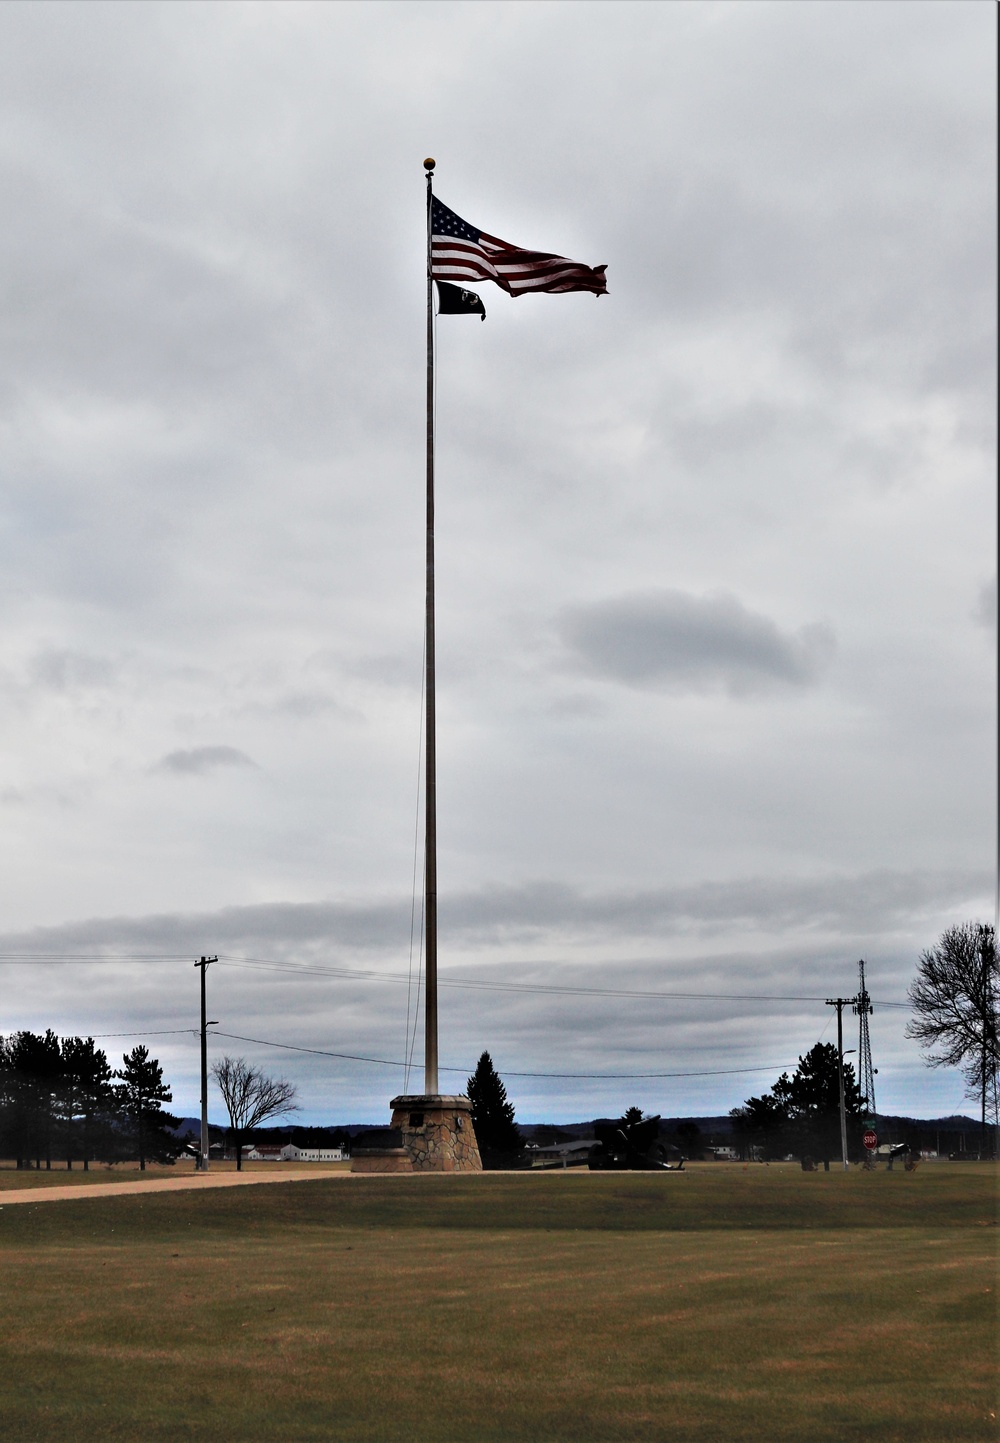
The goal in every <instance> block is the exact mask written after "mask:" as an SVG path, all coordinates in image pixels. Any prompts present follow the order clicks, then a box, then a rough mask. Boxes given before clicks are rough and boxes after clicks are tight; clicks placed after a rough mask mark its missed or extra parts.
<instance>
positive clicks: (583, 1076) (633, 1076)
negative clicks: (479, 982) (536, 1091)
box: [212, 1030, 795, 1082]
mask: <svg viewBox="0 0 1000 1443" xmlns="http://www.w3.org/2000/svg"><path fill="white" fill-rule="evenodd" d="M212 1036H213V1037H228V1038H231V1039H232V1040H233V1041H234V1042H255V1043H257V1044H258V1045H259V1046H260V1047H277V1048H280V1049H281V1050H282V1051H283V1052H307V1053H309V1054H310V1055H311V1056H314V1057H335V1058H337V1059H338V1060H339V1061H346V1062H370V1063H373V1064H375V1065H376V1066H379V1067H405V1066H406V1063H405V1062H394V1061H392V1060H391V1059H390V1058H388V1057H361V1056H359V1055H358V1054H357V1053H353V1052H328V1051H326V1049H325V1048H322V1047H297V1046H296V1045H295V1044H294V1043H291V1042H272V1041H270V1039H268V1038H266V1037H245V1036H243V1034H242V1033H239V1032H216V1031H214V1030H213V1032H212ZM794 1065H795V1064H794V1063H790V1062H785V1063H777V1062H775V1063H771V1064H769V1065H767V1066H756V1067H721V1068H707V1069H704V1070H702V1071H698V1072H513V1071H511V1070H510V1069H509V1068H506V1067H505V1068H504V1069H503V1076H504V1077H535V1078H543V1077H549V1078H556V1079H558V1080H561V1081H567V1080H576V1081H582V1082H588V1081H597V1082H612V1081H619V1082H631V1081H637V1080H639V1079H642V1078H663V1077H732V1076H734V1075H735V1074H737V1073H742V1072H774V1071H775V1070H776V1069H779V1068H780V1069H781V1070H782V1071H784V1069H785V1068H788V1067H793V1066H794ZM475 1070H476V1069H475V1067H474V1066H467V1067H442V1068H441V1071H442V1072H460V1073H463V1072H464V1073H465V1074H466V1075H469V1074H471V1073H473V1072H475Z"/></svg>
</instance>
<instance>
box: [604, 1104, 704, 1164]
mask: <svg viewBox="0 0 1000 1443" xmlns="http://www.w3.org/2000/svg"><path fill="white" fill-rule="evenodd" d="M594 1132H595V1134H596V1136H597V1141H596V1142H595V1144H594V1146H593V1147H592V1148H591V1149H590V1154H589V1156H588V1158H587V1166H588V1167H589V1168H590V1170H591V1172H604V1171H607V1172H680V1170H681V1169H682V1168H683V1166H684V1158H683V1156H682V1154H681V1151H680V1149H679V1148H676V1147H673V1146H672V1145H671V1144H670V1143H665V1142H661V1141H660V1119H659V1116H656V1117H645V1118H643V1120H642V1121H641V1122H598V1123H595V1124H594Z"/></svg>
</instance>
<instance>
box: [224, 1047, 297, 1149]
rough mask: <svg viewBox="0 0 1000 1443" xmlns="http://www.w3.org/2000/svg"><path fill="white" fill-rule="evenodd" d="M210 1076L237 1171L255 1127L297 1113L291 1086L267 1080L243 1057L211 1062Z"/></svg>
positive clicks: (278, 1080) (276, 1079) (293, 1086)
mask: <svg viewBox="0 0 1000 1443" xmlns="http://www.w3.org/2000/svg"><path fill="white" fill-rule="evenodd" d="M212 1076H213V1077H214V1078H215V1080H216V1082H217V1083H218V1087H219V1091H220V1092H221V1093H222V1100H223V1102H224V1103H225V1104H226V1110H227V1112H228V1113H229V1132H230V1136H231V1137H232V1139H233V1145H234V1147H235V1148H236V1171H237V1172H240V1171H241V1169H242V1167H243V1144H244V1142H245V1141H246V1139H247V1136H248V1134H249V1133H251V1132H252V1131H253V1129H254V1128H255V1127H260V1125H261V1123H262V1122H266V1121H267V1119H268V1118H269V1117H281V1116H282V1115H283V1114H284V1113H286V1112H298V1110H299V1108H298V1103H297V1102H296V1101H295V1095H296V1088H295V1085H294V1083H291V1082H285V1081H284V1080H283V1079H282V1078H276V1077H267V1076H266V1075H265V1074H264V1073H263V1072H261V1070H260V1068H259V1067H253V1066H251V1064H250V1063H249V1062H247V1060H246V1058H245V1057H223V1058H220V1059H219V1061H218V1062H213V1063H212Z"/></svg>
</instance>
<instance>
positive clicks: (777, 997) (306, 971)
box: [0, 953, 910, 1009]
mask: <svg viewBox="0 0 1000 1443" xmlns="http://www.w3.org/2000/svg"><path fill="white" fill-rule="evenodd" d="M188 961H190V957H189V955H188V954H187V953H184V954H172V955H169V956H167V955H163V956H132V955H127V956H121V957H83V956H79V955H75V954H70V953H67V954H64V955H63V954H59V953H20V954H19V953H2V954H0V962H65V963H81V964H84V965H88V964H89V965H96V964H119V963H127V962H188ZM219 965H220V966H223V967H236V968H240V969H244V970H247V971H254V972H282V973H290V974H292V975H297V976H303V977H310V976H315V977H337V978H340V979H342V980H346V981H352V980H357V981H369V982H392V983H397V984H402V985H406V984H407V982H408V980H409V979H408V978H407V975H406V974H405V973H402V972H376V971H374V970H371V969H364V968H360V967H323V966H316V965H314V964H311V963H300V962H275V961H271V960H267V959H264V958H258V957H236V956H234V955H233V954H231V953H230V954H227V953H221V954H220V961H219ZM439 985H440V986H442V987H454V988H459V989H462V990H467V991H475V992H511V993H521V994H524V995H528V996H530V995H533V994H534V995H539V996H553V997H629V998H635V999H637V1000H639V1001H650V1000H658V999H662V1000H664V1001H674V1002H824V1003H825V1001H826V998H825V997H820V996H809V995H806V994H797V993H789V994H774V993H765V992H674V991H662V990H657V991H646V990H640V989H637V988H625V987H560V986H556V985H547V984H545V983H534V982H485V981H482V980H480V979H478V978H472V977H447V976H441V977H440V978H439ZM872 1001H873V1003H877V1005H878V1006H879V1007H896V1008H903V1009H908V1008H909V1006H910V1004H909V1003H908V1002H891V1001H886V1000H884V999H878V998H875V999H872Z"/></svg>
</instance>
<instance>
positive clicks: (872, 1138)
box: [861, 1132, 878, 1152]
mask: <svg viewBox="0 0 1000 1443" xmlns="http://www.w3.org/2000/svg"><path fill="white" fill-rule="evenodd" d="M861 1141H862V1142H863V1143H864V1145H865V1147H866V1148H867V1149H868V1151H869V1152H874V1151H875V1149H876V1148H877V1147H878V1133H877V1132H866V1133H865V1135H864V1137H863V1138H862V1139H861Z"/></svg>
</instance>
